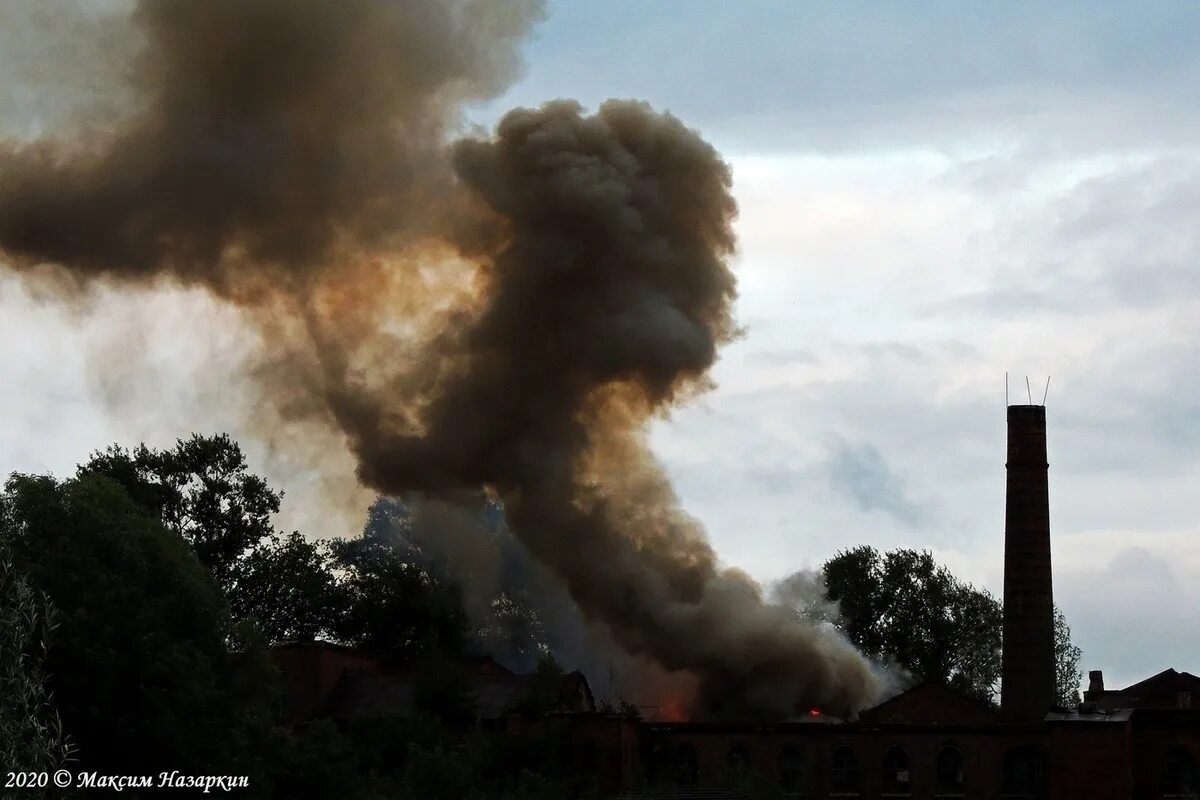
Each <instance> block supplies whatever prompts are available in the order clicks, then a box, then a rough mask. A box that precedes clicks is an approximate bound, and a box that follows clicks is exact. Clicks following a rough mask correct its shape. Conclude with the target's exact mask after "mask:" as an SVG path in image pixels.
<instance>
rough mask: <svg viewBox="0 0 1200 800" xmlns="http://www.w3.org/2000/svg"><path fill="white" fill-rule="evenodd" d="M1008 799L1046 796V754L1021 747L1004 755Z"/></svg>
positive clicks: (1005, 791)
mask: <svg viewBox="0 0 1200 800" xmlns="http://www.w3.org/2000/svg"><path fill="white" fill-rule="evenodd" d="M1001 796H1002V797H1006V798H1014V800H1015V799H1016V798H1020V799H1021V800H1027V799H1029V798H1042V797H1045V796H1046V754H1045V753H1043V752H1042V751H1041V750H1038V749H1037V748H1035V747H1021V748H1017V749H1015V750H1009V751H1008V752H1007V753H1005V754H1004V788H1003V790H1002V791H1001Z"/></svg>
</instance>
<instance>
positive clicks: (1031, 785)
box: [676, 744, 1045, 798]
mask: <svg viewBox="0 0 1200 800" xmlns="http://www.w3.org/2000/svg"><path fill="white" fill-rule="evenodd" d="M727 760H728V766H730V768H732V769H744V768H746V766H748V765H749V762H750V758H749V753H748V751H746V748H745V745H740V744H738V745H733V747H731V748H730V751H728V756H727ZM881 766H882V772H881V781H880V782H881V790H882V794H883V795H884V796H896V798H902V796H908V795H910V794H911V790H910V784H911V781H912V769H911V765H910V762H908V751H906V750H905V748H904V747H900V746H899V745H894V746H892V747H888V748H887V750H886V751H884V753H883V762H882V765H881ZM778 768H779V781H780V784H781V788H782V789H784V790H785V792H787V793H791V794H802V793H803V792H804V787H805V783H806V780H805V778H806V764H805V762H804V754H803V753H802V752H800V750H799V748H798V747H796V746H794V745H785V746H784V748H782V750H781V751H780V753H779V760H778ZM934 770H935V781H934V787H935V788H934V793H935V795H937V796H944V798H954V796H961V795H962V794H965V788H964V787H965V783H964V765H962V752H961V751H960V750H959V748H958V747H955V746H953V745H947V746H944V747H942V748H941V750H940V751H938V752H937V757H936V759H935V763H934ZM676 776H677V780H678V782H679V783H683V784H685V786H688V784H694V783H696V780H697V776H698V759H697V757H696V751H695V748H694V747H691V746H690V745H684V746H682V747H680V748H679V750H678V751H677V754H676ZM829 787H830V789H832V792H833V794H834V795H842V796H856V795H858V794H859V793H860V792H862V769H860V766H859V762H858V756H857V753H854V751H853V748H851V747H847V746H841V747H838V748H836V750H834V751H833V758H832V759H830V764H829ZM1044 787H1045V759H1044V756H1043V754H1042V752H1040V751H1038V750H1032V748H1021V750H1014V751H1010V752H1009V753H1008V754H1007V756H1006V758H1004V794H1006V796H1013V798H1037V796H1040V794H1042V793H1043V790H1044Z"/></svg>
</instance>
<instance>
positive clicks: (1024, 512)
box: [1000, 405, 1055, 720]
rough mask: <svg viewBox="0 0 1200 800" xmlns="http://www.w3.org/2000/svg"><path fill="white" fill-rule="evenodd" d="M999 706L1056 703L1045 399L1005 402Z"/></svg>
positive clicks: (1021, 715) (1025, 708) (1033, 715)
mask: <svg viewBox="0 0 1200 800" xmlns="http://www.w3.org/2000/svg"><path fill="white" fill-rule="evenodd" d="M1006 466H1007V468H1008V480H1007V491H1006V495H1005V504H1004V651H1003V659H1002V665H1001V677H1000V707H1001V711H1002V712H1003V713H1004V714H1005V716H1007V717H1009V718H1011V719H1017V720H1040V719H1042V718H1043V717H1044V716H1045V714H1046V712H1047V711H1048V710H1049V709H1050V707H1051V706H1052V705H1054V688H1055V687H1054V673H1055V669H1054V592H1053V586H1052V580H1051V573H1050V491H1049V486H1048V482H1047V477H1048V471H1049V466H1050V465H1049V464H1048V463H1047V461H1046V408H1045V406H1034V405H1029V406H1009V407H1008V464H1007V465H1006Z"/></svg>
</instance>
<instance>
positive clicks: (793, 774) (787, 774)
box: [779, 744, 804, 796]
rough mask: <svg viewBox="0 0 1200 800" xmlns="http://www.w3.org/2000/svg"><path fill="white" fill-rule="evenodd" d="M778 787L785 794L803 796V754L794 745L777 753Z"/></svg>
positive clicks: (784, 747)
mask: <svg viewBox="0 0 1200 800" xmlns="http://www.w3.org/2000/svg"><path fill="white" fill-rule="evenodd" d="M779 786H780V788H782V789H783V791H784V793H785V794H789V795H793V796H796V795H802V794H804V754H803V753H801V752H800V748H798V747H796V745H794V744H785V745H784V746H783V749H782V750H780V751H779Z"/></svg>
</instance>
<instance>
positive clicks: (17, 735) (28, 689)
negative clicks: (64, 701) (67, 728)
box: [0, 525, 72, 793]
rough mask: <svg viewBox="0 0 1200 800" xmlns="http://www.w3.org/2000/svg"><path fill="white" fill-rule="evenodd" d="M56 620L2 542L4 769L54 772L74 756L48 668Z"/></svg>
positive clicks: (0, 740)
mask: <svg viewBox="0 0 1200 800" xmlns="http://www.w3.org/2000/svg"><path fill="white" fill-rule="evenodd" d="M0 529H3V530H8V526H4V525H0ZM54 619H55V613H54V606H53V605H52V604H51V603H50V601H49V599H48V598H47V597H46V596H45V594H43V593H42V592H40V591H38V590H36V589H34V588H33V587H32V586H31V585H30V584H29V581H28V580H27V579H26V577H25V576H24V575H23V574H22V573H21V571H20V570H19V569H18V568H17V566H16V565H15V564H14V563H13V560H12V554H11V553H10V552H9V549H8V546H7V544H6V543H5V541H4V539H3V538H0V764H7V765H12V766H14V767H16V766H17V765H19V766H20V769H22V770H24V771H28V772H43V771H51V772H53V771H54V770H56V769H59V768H61V767H62V765H63V764H64V763H65V762H66V760H67V758H68V757H69V756H70V754H71V750H72V748H71V745H70V742H69V740H68V739H67V737H66V736H65V735H64V734H63V730H62V721H61V720H60V719H59V716H58V711H57V709H56V708H55V707H54V704H53V702H52V698H51V694H50V691H49V689H48V687H47V683H48V681H47V675H46V673H45V670H44V668H43V665H44V664H45V661H46V654H47V649H48V644H49V640H50V636H51V634H52V633H53V631H54V629H55V627H57V625H56V623H55V621H54ZM48 792H49V790H47V793H48Z"/></svg>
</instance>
